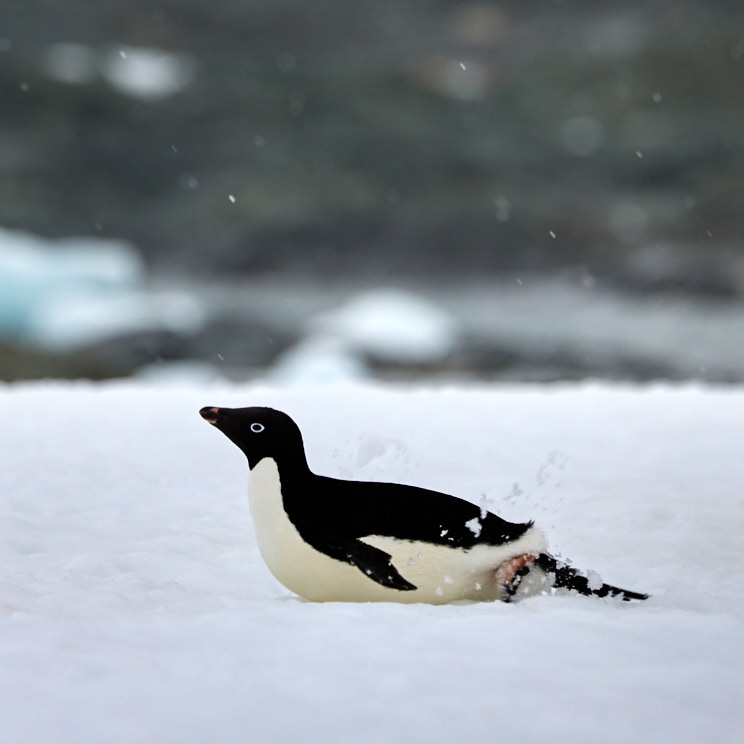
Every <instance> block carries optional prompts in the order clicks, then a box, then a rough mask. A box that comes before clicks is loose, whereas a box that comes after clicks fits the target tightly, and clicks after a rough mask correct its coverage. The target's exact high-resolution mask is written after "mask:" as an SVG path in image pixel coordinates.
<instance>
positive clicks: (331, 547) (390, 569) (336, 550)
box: [324, 540, 417, 592]
mask: <svg viewBox="0 0 744 744" xmlns="http://www.w3.org/2000/svg"><path fill="white" fill-rule="evenodd" d="M324 548H325V550H324V552H325V553H326V554H327V555H330V556H331V557H332V558H337V559H339V560H342V561H345V562H346V563H350V564H351V565H352V566H356V567H357V568H358V569H359V570H360V571H361V572H362V573H363V574H364V575H365V576H369V578H370V579H372V580H373V581H376V582H377V583H378V584H382V586H387V587H389V588H391V589H399V590H400V591H402V592H407V591H411V590H412V589H416V588H417V587H416V586H415V585H413V584H411V582H410V581H406V580H405V579H404V578H403V577H402V576H401V575H400V574H399V573H398V570H397V569H396V568H395V566H394V565H393V564H392V563H391V556H390V555H389V554H388V553H386V552H385V551H384V550H379V549H378V548H375V547H372V546H371V545H367V544H366V543H363V542H361V541H359V540H330V541H329V542H327V543H326V544H325V545H324Z"/></svg>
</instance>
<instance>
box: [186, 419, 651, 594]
mask: <svg viewBox="0 0 744 744" xmlns="http://www.w3.org/2000/svg"><path fill="white" fill-rule="evenodd" d="M200 414H201V416H202V417H203V418H204V419H205V420H206V421H208V422H209V423H210V424H213V425H214V426H215V427H217V428H218V429H219V430H220V431H221V432H222V433H223V434H225V436H227V438H228V439H230V440H231V441H232V442H233V443H234V444H236V445H237V446H238V447H239V448H240V449H241V450H242V451H243V453H244V454H245V456H246V457H247V458H248V465H249V468H250V483H249V501H250V509H251V515H252V517H253V522H254V527H255V532H256V539H257V541H258V547H259V550H260V552H261V555H262V557H263V559H264V561H265V562H266V565H267V566H268V567H269V569H270V570H271V572H272V573H273V574H274V576H275V577H276V578H277V579H278V580H279V581H280V582H281V583H282V584H284V586H286V587H287V588H288V589H290V590H291V591H293V592H295V593H296V594H298V595H300V596H301V597H304V598H305V599H309V600H313V601H318V602H334V601H337V602H372V601H382V602H385V601H387V602H428V603H432V604H444V603H447V602H455V601H459V600H476V601H493V600H499V599H500V600H504V601H510V600H512V599H514V598H515V597H518V596H519V597H521V596H523V595H524V596H528V595H530V594H539V593H543V592H545V591H548V590H550V589H552V588H553V587H556V588H565V589H570V590H573V591H577V592H579V593H581V594H586V595H595V596H598V597H606V596H614V597H618V598H620V599H622V600H625V601H630V600H642V599H646V598H647V595H645V594H641V593H638V592H633V591H628V590H626V589H620V588H619V587H615V586H611V585H609V584H604V583H602V582H601V581H599V580H592V579H590V578H588V577H586V576H584V575H583V574H582V573H581V572H580V571H578V570H577V569H575V568H573V567H571V566H569V565H567V564H565V563H563V562H561V561H559V560H557V559H556V558H554V557H553V556H551V555H550V554H549V553H548V552H547V546H546V543H545V538H544V536H543V535H542V533H541V532H540V531H539V530H538V529H537V528H536V527H535V526H534V525H533V523H532V522H526V523H522V524H514V523H512V522H507V521H506V520H504V519H501V518H500V517H498V516H496V515H495V514H492V513H490V512H488V511H485V510H483V509H481V508H480V507H479V506H476V505H475V504H472V503H470V502H468V501H465V500H463V499H460V498H457V497H455V496H450V495H447V494H444V493H439V492H437V491H431V490H428V489H424V488H418V487H416V486H408V485H400V484H395V483H375V482H363V481H348V480H340V479H337V478H329V477H326V476H322V475H316V474H315V473H313V472H312V471H311V470H310V467H309V466H308V463H307V459H306V457H305V448H304V445H303V441H302V434H301V433H300V429H299V427H298V426H297V424H296V423H295V422H294V421H293V420H292V419H291V418H290V417H289V416H288V415H287V414H286V413H282V412H281V411H277V410H274V409H272V408H261V407H252V408H217V407H212V406H209V407H206V408H202V409H201V411H200Z"/></svg>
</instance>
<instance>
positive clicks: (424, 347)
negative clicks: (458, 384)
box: [311, 289, 457, 363]
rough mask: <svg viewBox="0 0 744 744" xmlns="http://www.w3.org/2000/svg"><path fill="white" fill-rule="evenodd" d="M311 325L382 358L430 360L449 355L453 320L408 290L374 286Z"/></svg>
mask: <svg viewBox="0 0 744 744" xmlns="http://www.w3.org/2000/svg"><path fill="white" fill-rule="evenodd" d="M311 328H312V329H314V330H316V331H318V332H322V333H323V334H325V335H327V336H334V337H336V338H338V339H340V340H341V341H344V342H345V343H346V344H348V345H349V346H351V347H352V348H355V349H357V350H359V351H361V352H363V353H366V354H368V355H370V356H372V357H374V358H377V359H380V360H383V361H393V362H406V363H431V362H436V361H440V360H442V359H443V358H445V357H446V356H447V354H449V353H450V352H451V351H452V349H453V347H454V345H455V340H456V330H457V329H456V324H455V322H454V321H453V319H452V318H451V317H450V316H449V314H448V313H446V312H445V311H444V310H442V309H440V308H439V307H438V306H437V305H435V304H434V303H433V302H430V301H428V300H425V299H423V298H421V297H418V296H416V295H415V294H413V293H411V292H404V291H402V290H396V289H378V290H370V291H368V292H363V293H361V294H359V295H357V296H356V297H354V298H353V299H351V300H350V301H349V302H348V303H346V304H345V305H343V306H341V307H339V308H337V309H335V310H331V311H328V312H326V313H322V314H321V315H319V316H318V317H316V318H315V319H314V320H313V322H312V324H311Z"/></svg>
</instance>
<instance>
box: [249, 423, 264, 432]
mask: <svg viewBox="0 0 744 744" xmlns="http://www.w3.org/2000/svg"><path fill="white" fill-rule="evenodd" d="M265 428H266V427H265V426H264V425H263V424H258V423H256V424H251V431H252V432H253V433H254V434H260V433H261V432H262V431H263V430H264V429H265Z"/></svg>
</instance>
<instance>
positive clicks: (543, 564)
mask: <svg viewBox="0 0 744 744" xmlns="http://www.w3.org/2000/svg"><path fill="white" fill-rule="evenodd" d="M529 558H530V559H532V560H526V561H524V562H523V563H522V564H521V565H520V566H519V567H518V569H517V570H516V571H515V572H514V574H513V576H512V577H511V580H510V581H509V582H508V583H505V584H504V600H505V601H506V602H510V601H512V599H514V598H515V595H516V593H517V591H518V590H519V588H520V585H521V584H522V583H523V582H525V579H526V577H527V576H528V575H529V574H530V573H532V571H533V570H534V569H536V568H537V569H540V570H541V571H542V573H543V575H544V579H543V586H545V585H547V586H550V587H551V588H555V589H568V590H569V591H573V592H577V593H578V594H583V595H585V596H588V597H617V598H619V599H621V600H622V601H623V602H640V601H643V600H644V599H648V594H642V593H641V592H634V591H631V590H629V589H621V588H620V587H619V586H613V585H612V584H604V583H603V582H602V581H601V580H598V579H595V578H593V577H591V576H586V575H585V574H584V573H582V572H581V571H579V570H578V569H577V568H574V567H573V566H570V565H569V564H568V563H564V562H563V561H559V560H557V559H556V558H554V557H553V556H552V555H549V554H548V553H540V554H539V555H538V556H536V557H535V556H529ZM525 583H527V582H525Z"/></svg>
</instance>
